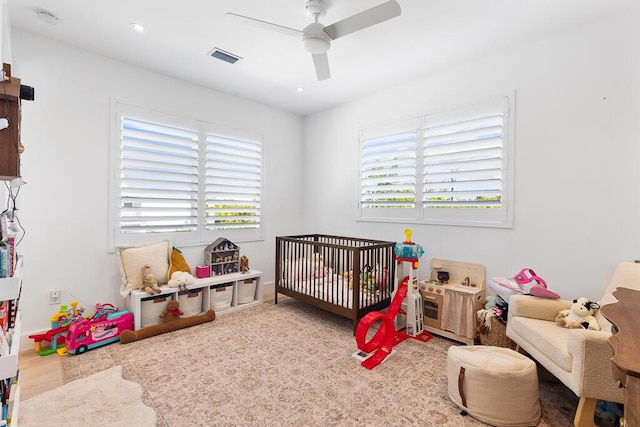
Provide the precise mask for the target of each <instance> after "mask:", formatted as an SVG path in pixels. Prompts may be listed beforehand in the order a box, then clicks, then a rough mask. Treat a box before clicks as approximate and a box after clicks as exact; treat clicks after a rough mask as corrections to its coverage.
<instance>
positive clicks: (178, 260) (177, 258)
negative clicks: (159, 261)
mask: <svg viewBox="0 0 640 427" xmlns="http://www.w3.org/2000/svg"><path fill="white" fill-rule="evenodd" d="M176 271H185V272H187V273H189V274H191V275H193V272H192V271H191V267H189V264H188V263H187V261H186V260H185V259H184V256H183V255H182V252H180V249H178V248H176V247H174V248H173V249H171V255H169V272H168V273H167V280H171V275H172V274H173V273H174V272H176Z"/></svg>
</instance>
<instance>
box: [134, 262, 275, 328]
mask: <svg viewBox="0 0 640 427" xmlns="http://www.w3.org/2000/svg"><path fill="white" fill-rule="evenodd" d="M249 280H250V281H251V282H253V284H249V283H248V282H247V283H244V282H245V281H249ZM245 284H246V285H249V286H242V285H245ZM219 286H222V287H224V288H225V290H224V291H218V289H219V288H218V287H219ZM161 289H162V292H161V293H160V294H158V295H154V296H151V295H148V294H147V293H146V292H144V291H138V290H134V291H131V293H130V294H129V296H128V297H127V300H126V308H127V310H130V311H131V312H132V313H133V327H134V330H136V331H137V330H138V329H140V328H142V327H146V326H151V325H152V324H157V323H159V322H160V320H161V319H160V318H159V317H158V316H159V315H160V313H162V312H163V311H164V310H165V308H166V302H167V301H169V300H171V299H176V300H178V301H179V302H180V310H182V312H183V313H185V314H184V315H183V317H190V316H195V315H197V314H200V313H204V312H207V311H208V310H214V311H215V312H216V314H223V313H225V314H226V313H231V312H233V311H235V310H240V309H245V308H249V307H253V306H255V305H259V304H262V301H263V290H262V272H261V271H258V270H249V272H247V273H231V274H221V275H217V276H213V277H204V278H202V279H196V282H195V283H194V284H193V285H189V286H187V291H186V292H185V291H181V290H179V289H178V288H169V287H166V286H162V287H161ZM236 290H241V292H242V297H240V295H239V294H240V292H236ZM223 293H224V294H225V296H224V299H222V298H221V297H222V295H220V297H218V295H217V294H223ZM214 294H216V296H215V297H214V296H213V295H214ZM218 298H221V299H220V300H218ZM156 299H157V300H160V299H164V301H162V302H159V301H158V302H156V303H154V301H156ZM229 299H230V301H229ZM216 307H220V308H216ZM154 316H155V318H153V317H154ZM156 319H157V320H156ZM152 322H155V323H152Z"/></svg>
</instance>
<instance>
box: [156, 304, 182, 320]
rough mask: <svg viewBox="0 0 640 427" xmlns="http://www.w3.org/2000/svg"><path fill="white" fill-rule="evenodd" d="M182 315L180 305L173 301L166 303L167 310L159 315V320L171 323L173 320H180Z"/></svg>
mask: <svg viewBox="0 0 640 427" xmlns="http://www.w3.org/2000/svg"><path fill="white" fill-rule="evenodd" d="M183 314H184V313H183V312H182V311H180V303H179V302H178V301H176V300H174V299H172V300H171V301H169V302H168V303H167V309H166V310H165V311H163V312H162V313H160V318H161V319H162V322H163V323H164V322H172V321H174V320H178V319H180V316H182V315H183Z"/></svg>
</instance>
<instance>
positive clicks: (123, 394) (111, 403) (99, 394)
mask: <svg viewBox="0 0 640 427" xmlns="http://www.w3.org/2000/svg"><path fill="white" fill-rule="evenodd" d="M141 397H142V387H140V385H138V384H136V383H134V382H131V381H127V380H125V379H123V378H122V367H121V366H114V367H112V368H109V369H106V370H104V371H102V372H98V373H96V374H93V375H90V376H88V377H85V378H81V379H78V380H76V381H72V382H69V383H67V384H65V385H63V386H61V387H58V388H56V389H53V390H50V391H48V392H45V393H43V394H40V395H38V396H35V397H32V398H30V399H27V400H25V401H22V402H20V409H19V417H18V423H17V424H18V425H19V426H21V427H41V426H43V425H53V426H78V427H80V426H121V427H125V426H127V427H128V426H137V427H138V426H140V427H143V426H144V427H152V426H155V425H156V412H155V410H153V409H152V408H150V407H148V406H146V405H145V404H144V403H143V402H142V398H141Z"/></svg>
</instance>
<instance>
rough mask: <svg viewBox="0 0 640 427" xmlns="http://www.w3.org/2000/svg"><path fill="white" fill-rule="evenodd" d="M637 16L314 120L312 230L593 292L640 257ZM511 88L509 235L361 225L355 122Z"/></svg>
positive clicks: (308, 179) (308, 204)
mask: <svg viewBox="0 0 640 427" xmlns="http://www.w3.org/2000/svg"><path fill="white" fill-rule="evenodd" d="M639 15H640V14H638V13H636V14H631V15H627V16H621V17H618V18H616V19H612V20H609V21H606V22H599V23H596V24H593V25H590V26H588V27H584V28H581V29H579V30H577V31H572V32H569V33H566V34H563V35H561V36H558V37H555V38H553V39H549V40H544V41H540V42H537V43H536V44H533V45H528V46H523V47H521V48H519V49H515V50H511V51H506V52H502V53H500V54H496V55H494V56H491V57H485V58H481V59H479V60H473V61H469V62H467V63H464V64H460V65H459V66H458V67H455V68H451V69H447V70H444V71H443V72H441V73H439V74H437V75H431V76H425V78H424V79H423V80H420V81H416V82H412V83H408V84H406V85H404V86H401V87H395V88H392V89H388V90H384V91H381V92H380V93H377V94H374V95H371V96H369V97H366V98H364V99H360V100H358V101H356V102H352V103H348V104H346V105H342V106H339V107H336V108H333V109H330V110H328V111H324V112H321V113H318V114H314V115H311V116H308V117H306V118H305V123H304V132H305V134H304V140H305V150H304V160H303V164H304V165H305V167H304V169H303V173H304V175H303V177H304V213H303V218H304V228H305V231H308V232H326V233H336V234H345V235H350V236H359V237H371V238H379V239H385V240H392V241H400V240H403V239H404V234H403V230H404V228H406V227H409V228H413V230H414V234H413V240H414V241H415V242H418V243H420V244H422V246H423V247H424V249H425V251H426V253H425V256H424V257H423V258H422V259H421V268H420V274H421V275H422V276H423V277H426V274H427V272H428V265H429V262H430V259H431V258H433V257H437V258H446V259H454V260H461V261H469V262H479V263H481V264H484V265H485V266H486V267H487V277H488V278H490V277H496V276H513V275H514V274H515V273H517V272H518V271H519V270H520V269H521V268H524V267H531V268H533V269H534V270H535V271H536V272H537V273H538V274H539V275H540V276H542V277H543V278H544V279H545V280H546V281H547V283H548V285H549V287H550V289H552V290H554V291H556V292H558V293H560V294H561V295H562V296H563V297H565V298H576V297H579V296H587V297H591V298H595V297H597V295H598V290H599V289H600V288H601V287H602V286H603V284H604V283H605V282H606V280H607V278H608V275H609V274H610V272H611V271H612V269H613V268H614V266H615V264H616V263H617V262H619V261H622V260H633V259H637V258H640V221H639V220H638V219H639V218H640V202H639V199H640V197H639V196H640V174H639V172H638V171H639V170H640V162H639V159H640V144H639V143H638V141H639V140H640V120H638V117H640V48H639V45H638V40H640V27H638V25H637V22H640V21H639V18H640V16H639ZM509 90H515V91H516V122H515V123H516V124H515V132H516V141H515V167H516V173H515V206H514V207H515V211H514V215H515V218H514V222H515V226H514V228H513V229H495V228H472V227H454V226H434V225H416V224H400V223H398V224H384V223H374V222H357V221H356V215H357V206H358V198H357V197H358V194H357V191H358V175H357V172H356V169H357V167H358V160H359V159H358V139H357V138H358V129H359V128H361V127H363V126H367V125H371V124H375V123H376V122H377V121H387V120H389V119H396V118H403V117H410V116H416V115H418V114H424V113H429V112H434V111H438V110H440V109H444V108H447V107H451V106H457V105H464V104H466V103H473V102H475V101H478V100H483V99H485V98H487V97H490V96H493V95H496V94H500V93H502V92H505V91H509Z"/></svg>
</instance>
